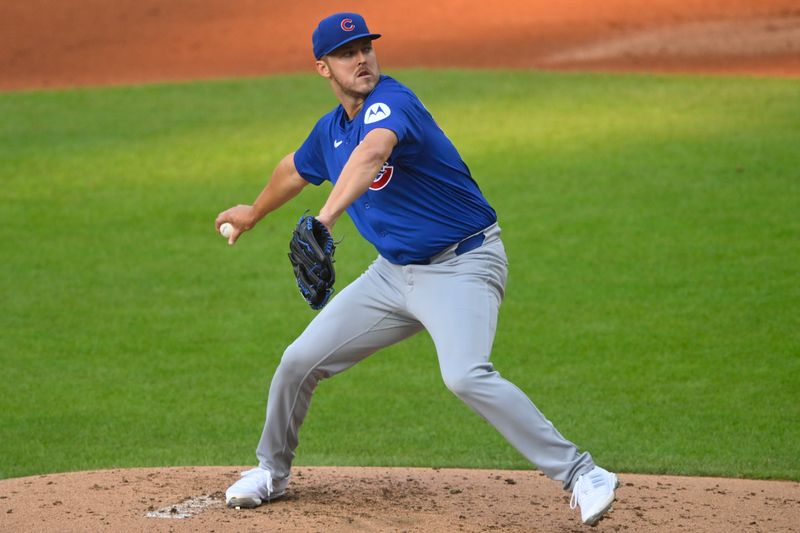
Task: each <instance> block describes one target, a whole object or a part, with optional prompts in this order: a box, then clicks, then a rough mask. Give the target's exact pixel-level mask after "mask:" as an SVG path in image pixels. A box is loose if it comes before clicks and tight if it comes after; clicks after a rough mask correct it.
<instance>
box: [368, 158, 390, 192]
mask: <svg viewBox="0 0 800 533" xmlns="http://www.w3.org/2000/svg"><path fill="white" fill-rule="evenodd" d="M392 174H394V166H393V165H390V164H389V162H388V161H387V162H386V163H384V164H383V166H382V167H381V170H380V172H378V175H377V176H375V179H374V180H372V185H370V186H369V189H370V190H371V191H379V190H381V189H383V188H384V187H386V186H387V185H389V182H390V181H391V179H392Z"/></svg>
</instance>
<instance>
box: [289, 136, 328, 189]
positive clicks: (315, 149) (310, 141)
mask: <svg viewBox="0 0 800 533" xmlns="http://www.w3.org/2000/svg"><path fill="white" fill-rule="evenodd" d="M319 128H320V124H319V122H318V123H317V125H316V126H314V129H313V130H311V133H309V135H308V137H307V138H306V140H305V142H303V144H302V145H301V146H300V148H298V149H297V151H296V152H295V153H294V168H295V169H297V172H298V173H299V174H300V176H302V178H303V179H304V180H306V181H307V182H309V183H312V184H314V185H321V184H322V182H324V181H326V180H327V179H328V176H326V174H327V172H326V168H325V160H324V158H323V156H322V150H321V145H320V136H319Z"/></svg>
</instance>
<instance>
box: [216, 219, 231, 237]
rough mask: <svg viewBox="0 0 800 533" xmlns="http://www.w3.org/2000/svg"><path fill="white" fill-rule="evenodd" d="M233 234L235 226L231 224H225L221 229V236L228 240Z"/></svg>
mask: <svg viewBox="0 0 800 533" xmlns="http://www.w3.org/2000/svg"><path fill="white" fill-rule="evenodd" d="M232 232H233V224H231V223H230V222H225V223H224V224H222V225H221V226H220V227H219V233H220V235H222V236H223V237H225V238H226V239H227V238H228V237H230V236H231V233H232Z"/></svg>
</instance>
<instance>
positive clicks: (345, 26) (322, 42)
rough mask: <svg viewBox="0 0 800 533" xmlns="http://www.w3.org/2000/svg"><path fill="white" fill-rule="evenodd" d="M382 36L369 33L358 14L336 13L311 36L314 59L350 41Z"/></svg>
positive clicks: (320, 23)
mask: <svg viewBox="0 0 800 533" xmlns="http://www.w3.org/2000/svg"><path fill="white" fill-rule="evenodd" d="M380 36H381V35H380V33H370V32H369V29H368V28H367V23H366V22H365V21H364V17H362V16H361V15H359V14H358V13H335V14H333V15H331V16H330V17H326V18H324V19H322V20H321V21H319V25H318V26H317V29H316V30H314V33H313V34H312V35H311V43H312V44H313V45H314V57H315V58H317V59H319V58H321V57H322V56H324V55H326V54H330V53H331V52H333V51H334V50H336V49H337V48H339V47H340V46H342V45H343V44H347V43H349V42H350V41H355V40H356V39H361V38H363V37H371V38H372V39H377V38H379V37H380Z"/></svg>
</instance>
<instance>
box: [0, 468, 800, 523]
mask: <svg viewBox="0 0 800 533" xmlns="http://www.w3.org/2000/svg"><path fill="white" fill-rule="evenodd" d="M245 468H249V467H243V468H242V469H241V470H244V469H245ZM239 471H240V469H235V468H231V467H186V468H162V469H152V468H142V469H132V470H105V471H94V472H75V473H67V474H50V475H43V476H35V477H27V478H16V479H8V480H5V481H0V530H2V531H60V532H65V531H97V530H100V529H109V530H113V531H303V532H311V531H326V532H336V531H408V532H412V531H419V532H422V531H425V532H433V531H448V532H450V531H465V532H467V531H504V532H508V531H512V532H513V531H533V530H536V531H586V530H587V529H588V528H587V527H585V526H583V525H582V524H581V523H580V520H579V518H578V511H577V510H575V511H572V510H570V508H569V496H570V495H569V493H567V492H564V491H563V490H561V487H560V484H558V483H555V482H553V481H550V480H548V479H547V478H546V477H544V476H543V475H542V474H540V473H539V472H535V471H509V470H461V469H432V468H334V467H316V468H310V467H306V468H303V467H300V468H296V469H295V471H294V475H293V478H292V483H291V484H290V486H289V489H288V491H287V495H286V496H285V497H284V498H283V499H281V500H278V501H275V502H272V503H270V504H268V505H263V506H261V507H259V508H257V509H252V510H246V509H242V510H236V509H228V508H226V507H225V506H224V491H225V489H226V488H227V486H228V485H229V484H230V483H232V482H233V481H234V480H236V478H237V477H238V473H239ZM620 481H621V483H622V486H621V487H620V489H619V490H618V491H617V496H618V498H617V502H616V503H615V504H614V510H613V512H612V513H611V514H610V515H609V516H608V517H607V518H606V519H604V520H603V521H602V522H601V523H600V525H599V526H597V527H596V528H594V529H593V531H598V532H601V531H620V530H628V531H637V532H647V531H653V532H655V531H659V532H661V531H681V530H683V531H770V532H777V531H796V530H797V529H796V527H797V524H798V523H800V483H794V482H787V481H750V480H741V479H715V478H687V477H675V476H658V477H655V476H643V475H637V474H620Z"/></svg>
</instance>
